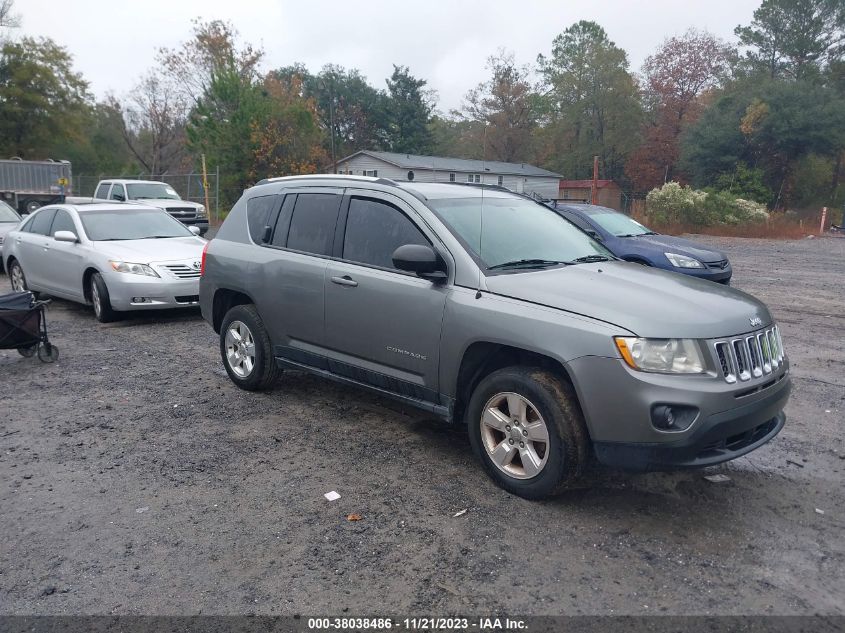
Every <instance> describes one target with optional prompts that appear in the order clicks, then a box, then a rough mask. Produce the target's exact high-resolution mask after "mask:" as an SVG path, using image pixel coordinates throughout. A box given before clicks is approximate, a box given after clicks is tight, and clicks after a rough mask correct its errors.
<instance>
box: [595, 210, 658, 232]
mask: <svg viewBox="0 0 845 633" xmlns="http://www.w3.org/2000/svg"><path fill="white" fill-rule="evenodd" d="M590 219H591V220H593V221H594V222H595V223H596V224H598V225H599V226H600V227H601V228H603V229H604V230H605V231H607V232H608V233H610V234H612V235H615V236H616V237H635V236H637V235H654V231H650V230H649V229H647V228H646V227H644V226H643V225H642V224H640V223H639V222H637V221H636V220H632V219H631V218H629V217H628V216H627V215H625V214H624V213H616V212H614V211H607V212H604V213H591V214H590Z"/></svg>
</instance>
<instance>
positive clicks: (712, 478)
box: [704, 473, 731, 484]
mask: <svg viewBox="0 0 845 633" xmlns="http://www.w3.org/2000/svg"><path fill="white" fill-rule="evenodd" d="M704 478H705V479H706V480H707V481H709V482H711V483H714V484H723V483H725V482H726V481H730V480H731V478H730V477H728V476H727V475H723V474H721V473H718V474H716V475H706V476H705V477H704Z"/></svg>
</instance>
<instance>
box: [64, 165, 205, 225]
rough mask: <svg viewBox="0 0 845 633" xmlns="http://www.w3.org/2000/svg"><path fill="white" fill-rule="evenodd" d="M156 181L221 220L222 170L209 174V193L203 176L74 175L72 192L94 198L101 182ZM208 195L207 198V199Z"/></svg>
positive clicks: (143, 174)
mask: <svg viewBox="0 0 845 633" xmlns="http://www.w3.org/2000/svg"><path fill="white" fill-rule="evenodd" d="M111 179H114V180H117V179H127V180H156V181H159V182H166V183H167V184H168V185H170V186H171V187H173V188H174V189H175V190H176V193H178V194H179V197H180V198H182V199H183V200H190V201H192V202H198V203H199V204H202V205H207V206H208V212H209V215H210V216H211V218H212V220H214V221H217V220H219V219H220V168H217V169H216V170H214V171H213V172H209V174H208V192H206V190H205V188H204V187H203V177H202V174H145V173H135V174H120V175H114V174H99V175H96V174H90V175H89V174H74V175H73V183H72V191H73V195H74V196H80V197H84V198H87V197H93V196H94V190H95V189H96V188H97V183H99V182H100V181H101V180H111ZM206 193H207V197H206Z"/></svg>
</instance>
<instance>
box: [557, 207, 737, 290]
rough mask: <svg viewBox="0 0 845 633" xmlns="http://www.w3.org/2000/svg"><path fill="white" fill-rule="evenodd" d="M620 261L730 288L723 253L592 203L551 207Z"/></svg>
mask: <svg viewBox="0 0 845 633" xmlns="http://www.w3.org/2000/svg"><path fill="white" fill-rule="evenodd" d="M549 206H551V207H552V208H553V209H554V210H555V211H557V212H558V213H560V214H561V215H562V216H563V217H565V218H566V219H567V220H569V221H570V222H572V223H573V224H575V226H577V227H579V228H580V229H582V230H583V231H586V232H587V233H589V234H590V235H591V236H593V237H594V238H596V239H598V240H599V241H600V242H601V243H602V244H604V246H605V247H607V249H608V250H610V252H612V253H613V254H614V255H616V256H617V257H619V258H621V259H625V260H627V261H629V262H636V263H638V264H644V265H646V266H654V267H655V268H662V269H663V270H671V271H673V272H676V273H684V274H685V275H692V276H693V277H701V278H702V279H709V280H710V281H716V282H719V283H722V284H725V285H730V281H731V275H732V274H733V271H732V270H731V263H730V262H729V261H728V256H727V255H725V253H723V252H722V251H717V250H714V249H713V248H710V247H709V246H704V245H703V244H697V243H696V242H693V241H691V240H685V239H684V238H682V237H674V236H672V235H660V234H658V233H655V232H654V231H651V230H649V229H647V228H646V227H644V226H643V225H642V224H640V223H639V222H637V221H636V220H633V219H632V218H630V217H628V216H627V215H625V214H624V213H619V212H618V211H614V210H613V209H608V208H606V207H599V206H595V205H591V204H571V203H570V204H567V203H557V205H555V204H554V203H552V204H550V205H549Z"/></svg>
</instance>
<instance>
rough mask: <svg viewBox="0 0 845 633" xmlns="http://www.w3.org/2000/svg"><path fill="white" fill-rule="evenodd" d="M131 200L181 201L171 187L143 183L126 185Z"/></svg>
mask: <svg viewBox="0 0 845 633" xmlns="http://www.w3.org/2000/svg"><path fill="white" fill-rule="evenodd" d="M126 193H127V194H128V195H129V199H130V200H181V198H180V197H179V194H178V193H176V190H175V189H173V187H171V186H170V185H166V184H164V183H161V182H142V183H131V184H127V185H126Z"/></svg>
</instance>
